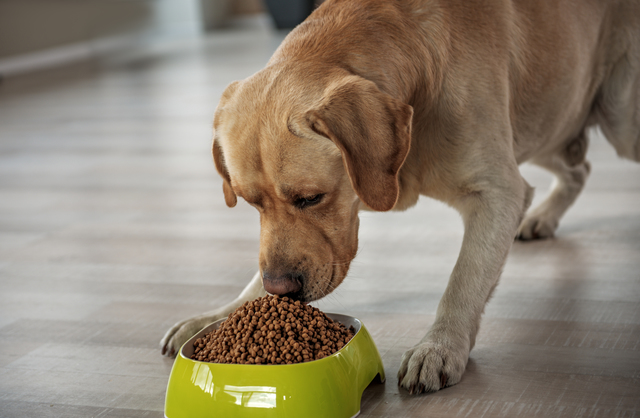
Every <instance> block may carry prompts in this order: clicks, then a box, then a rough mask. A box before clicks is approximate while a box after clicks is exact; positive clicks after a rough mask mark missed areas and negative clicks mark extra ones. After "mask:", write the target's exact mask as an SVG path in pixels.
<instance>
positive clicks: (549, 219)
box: [518, 213, 559, 241]
mask: <svg viewBox="0 0 640 418" xmlns="http://www.w3.org/2000/svg"><path fill="white" fill-rule="evenodd" d="M558 223H559V221H558V219H557V218H556V217H555V216H551V215H547V214H545V213H532V214H531V215H528V216H527V217H526V218H525V219H524V220H523V221H522V223H521V224H520V228H518V239H519V240H522V241H529V240H532V239H546V238H552V237H553V236H554V234H555V232H556V229H557V228H558Z"/></svg>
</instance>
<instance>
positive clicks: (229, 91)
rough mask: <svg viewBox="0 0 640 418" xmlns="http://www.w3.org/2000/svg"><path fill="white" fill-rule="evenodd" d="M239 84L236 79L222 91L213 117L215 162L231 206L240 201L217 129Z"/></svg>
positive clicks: (225, 196)
mask: <svg viewBox="0 0 640 418" xmlns="http://www.w3.org/2000/svg"><path fill="white" fill-rule="evenodd" d="M239 85H240V82H239V81H234V82H233V83H231V84H229V85H228V86H227V88H226V89H225V90H224V92H222V97H221V98H220V103H219V104H218V108H217V109H216V112H215V115H214V117H213V145H212V153H213V162H214V163H215V165H216V170H218V173H220V176H222V191H223V193H224V201H225V203H226V204H227V206H229V207H230V208H232V207H234V206H235V205H236V203H238V197H237V196H236V193H235V192H234V191H233V189H232V188H231V177H230V176H229V171H228V170H227V165H226V164H225V162H224V154H222V148H221V147H220V140H219V138H218V136H217V135H216V132H215V131H216V126H218V124H219V123H220V115H221V114H222V113H223V109H224V103H225V102H226V101H227V100H229V98H230V97H231V95H233V93H234V92H235V91H236V90H237V89H238V86H239Z"/></svg>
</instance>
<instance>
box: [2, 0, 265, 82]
mask: <svg viewBox="0 0 640 418" xmlns="http://www.w3.org/2000/svg"><path fill="white" fill-rule="evenodd" d="M264 9H265V8H264V6H263V3H262V0H0V75H2V74H3V75H5V76H7V75H12V74H17V73H22V72H27V71H32V70H34V69H39V68H46V67H50V66H55V65H58V64H61V63H65V62H69V61H73V60H80V59H85V58H90V57H92V56H99V55H101V54H105V53H108V52H112V51H116V50H119V49H123V48H127V47H132V46H133V45H139V44H147V43H152V42H159V41H162V40H166V39H172V38H179V37H187V36H197V35H198V34H200V33H202V32H203V31H205V30H211V29H215V28H219V27H224V26H225V25H227V24H228V23H229V22H230V21H232V20H233V19H235V18H238V17H240V16H246V15H251V14H257V13H262V12H263V11H264Z"/></svg>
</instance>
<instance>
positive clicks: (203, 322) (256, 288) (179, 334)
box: [160, 271, 267, 356]
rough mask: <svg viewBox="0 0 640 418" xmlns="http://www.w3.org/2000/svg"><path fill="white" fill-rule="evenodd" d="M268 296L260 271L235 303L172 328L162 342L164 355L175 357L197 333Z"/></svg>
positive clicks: (189, 319)
mask: <svg viewBox="0 0 640 418" xmlns="http://www.w3.org/2000/svg"><path fill="white" fill-rule="evenodd" d="M266 294H267V292H266V291H265V290H264V287H263V286H262V279H261V276H260V272H259V271H258V272H257V273H256V275H255V276H253V279H251V281H250V282H249V284H248V285H247V286H246V287H245V288H244V289H243V290H242V292H241V293H240V295H239V296H238V297H237V298H236V299H234V300H233V302H231V303H229V304H227V305H225V306H223V307H221V308H218V309H216V310H213V311H209V312H205V313H203V314H200V315H196V316H193V317H191V318H187V319H185V320H182V321H180V322H178V323H176V324H175V325H174V326H173V327H171V328H170V329H169V331H167V332H166V334H165V335H164V337H163V338H162V341H160V348H161V349H162V354H166V355H168V356H173V355H175V354H176V353H177V352H178V350H180V347H182V344H184V343H185V342H186V341H187V340H188V339H189V338H191V337H193V336H194V335H196V333H197V332H198V331H200V330H201V329H202V328H204V327H206V326H207V325H209V324H211V323H213V322H215V321H217V320H218V319H222V318H226V317H227V316H229V314H230V313H231V312H233V311H235V310H236V309H237V308H238V307H240V306H241V305H242V304H243V303H245V302H246V301H248V300H253V299H255V298H258V297H261V296H265V295H266Z"/></svg>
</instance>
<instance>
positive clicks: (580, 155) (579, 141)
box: [518, 130, 591, 240]
mask: <svg viewBox="0 0 640 418" xmlns="http://www.w3.org/2000/svg"><path fill="white" fill-rule="evenodd" d="M587 146H588V139H587V136H586V132H585V131H584V130H583V131H582V132H581V133H580V135H578V136H577V137H576V138H575V139H573V140H572V141H570V142H569V143H568V144H567V145H566V146H564V147H563V148H561V149H560V150H559V151H558V152H555V153H553V154H548V155H545V156H542V157H536V158H534V159H533V160H531V162H532V163H534V164H536V165H538V166H540V167H543V168H545V169H547V170H549V171H550V172H551V173H553V174H554V175H555V180H554V185H553V186H552V188H551V192H550V194H549V196H548V197H547V198H546V199H545V200H544V202H542V203H541V204H540V205H539V206H538V207H536V208H535V209H533V210H532V211H531V212H530V213H528V214H527V216H526V217H525V219H524V220H523V221H522V223H521V224H520V228H519V229H518V238H519V239H521V240H531V239H537V238H550V237H552V236H553V235H554V233H555V231H556V229H557V228H558V223H559V222H560V218H562V216H563V215H564V214H565V212H566V211H567V209H569V207H570V206H571V205H572V204H573V202H575V200H576V198H577V197H578V195H579V194H580V192H581V191H582V188H583V187H584V184H585V182H586V181H587V177H588V176H589V171H590V168H591V167H590V165H589V162H588V161H587V160H586V159H585V156H586V153H587Z"/></svg>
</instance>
